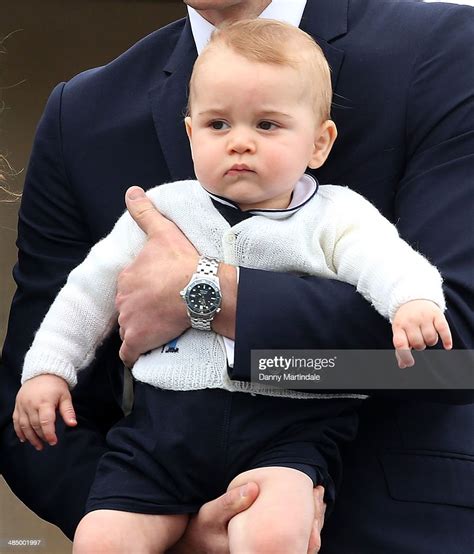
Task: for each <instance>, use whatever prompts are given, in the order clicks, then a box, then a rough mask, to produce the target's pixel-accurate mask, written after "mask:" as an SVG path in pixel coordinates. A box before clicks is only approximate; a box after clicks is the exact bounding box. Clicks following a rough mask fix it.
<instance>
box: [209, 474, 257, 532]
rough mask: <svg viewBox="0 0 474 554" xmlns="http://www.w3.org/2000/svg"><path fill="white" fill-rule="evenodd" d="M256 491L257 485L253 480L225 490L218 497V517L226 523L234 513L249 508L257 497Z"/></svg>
mask: <svg viewBox="0 0 474 554" xmlns="http://www.w3.org/2000/svg"><path fill="white" fill-rule="evenodd" d="M258 493H259V489H258V485H257V484H256V483H254V482H250V483H246V484H245V485H242V486H240V487H236V488H235V489H231V490H230V491H227V492H226V493H225V494H224V495H222V496H221V497H220V500H221V510H219V512H220V518H221V519H222V520H225V523H227V522H228V521H230V520H231V519H232V518H233V517H234V516H235V515H237V514H239V513H240V512H243V511H244V510H246V509H247V508H250V506H251V505H252V504H253V503H254V502H255V500H256V499H257V496H258ZM221 523H222V522H221Z"/></svg>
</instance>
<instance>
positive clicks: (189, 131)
mask: <svg viewBox="0 0 474 554" xmlns="http://www.w3.org/2000/svg"><path fill="white" fill-rule="evenodd" d="M184 126H185V127H186V134H187V135H188V139H189V147H190V148H191V157H192V156H193V140H192V139H193V124H192V122H191V118H190V117H189V116H188V117H185V118H184Z"/></svg>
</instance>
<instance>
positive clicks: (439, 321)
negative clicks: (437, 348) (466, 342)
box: [434, 314, 453, 350]
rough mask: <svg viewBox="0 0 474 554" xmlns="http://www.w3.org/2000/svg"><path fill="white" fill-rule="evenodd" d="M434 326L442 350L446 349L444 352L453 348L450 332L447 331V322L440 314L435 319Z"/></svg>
mask: <svg viewBox="0 0 474 554" xmlns="http://www.w3.org/2000/svg"><path fill="white" fill-rule="evenodd" d="M434 326H435V328H436V330H437V331H438V334H439V336H440V338H441V342H442V343H443V346H444V348H446V350H451V348H452V347H453V338H452V336H451V330H450V329H449V325H448V322H447V321H446V318H445V317H444V315H442V314H440V315H437V316H436V317H435V320H434Z"/></svg>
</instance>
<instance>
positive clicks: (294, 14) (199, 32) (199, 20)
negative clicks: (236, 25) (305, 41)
mask: <svg viewBox="0 0 474 554" xmlns="http://www.w3.org/2000/svg"><path fill="white" fill-rule="evenodd" d="M306 2H307V0H273V1H272V2H271V3H270V5H269V6H267V7H266V8H265V9H264V10H263V12H262V13H261V14H260V15H259V17H262V18H265V19H278V20H279V21H284V22H285V23H289V24H290V25H294V26H295V27H299V25H300V23H301V18H302V17H303V12H304V9H305V7H306ZM188 15H189V21H190V23H191V30H192V32H193V37H194V42H195V43H196V49H197V51H198V54H200V53H201V52H202V51H203V49H204V47H205V46H206V44H207V43H208V42H209V39H210V38H211V34H212V32H213V31H214V29H215V27H214V25H212V24H211V23H209V21H207V20H206V19H204V17H202V15H200V14H199V13H198V12H197V11H196V10H195V9H194V8H191V7H190V6H188Z"/></svg>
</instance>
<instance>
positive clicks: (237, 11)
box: [196, 0, 272, 27]
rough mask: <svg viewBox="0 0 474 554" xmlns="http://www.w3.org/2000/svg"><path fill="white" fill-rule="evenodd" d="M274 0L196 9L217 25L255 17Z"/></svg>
mask: <svg viewBox="0 0 474 554" xmlns="http://www.w3.org/2000/svg"><path fill="white" fill-rule="evenodd" d="M271 2H272V0H259V1H254V2H250V1H249V2H242V3H239V4H237V5H235V6H230V7H229V8H224V9H220V10H216V9H211V10H196V11H197V12H198V13H199V14H200V15H202V17H204V19H206V20H207V21H209V23H211V24H212V25H214V26H215V27H218V26H219V25H222V24H223V23H230V22H232V21H239V20H241V19H255V18H256V17H258V16H259V15H260V14H261V13H262V12H263V10H264V9H265V8H266V7H268V6H269V5H270V4H271Z"/></svg>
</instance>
